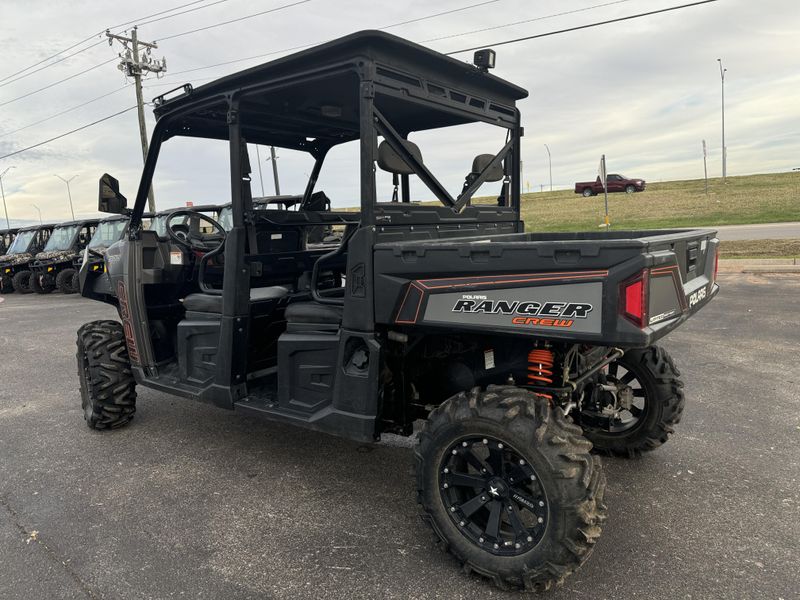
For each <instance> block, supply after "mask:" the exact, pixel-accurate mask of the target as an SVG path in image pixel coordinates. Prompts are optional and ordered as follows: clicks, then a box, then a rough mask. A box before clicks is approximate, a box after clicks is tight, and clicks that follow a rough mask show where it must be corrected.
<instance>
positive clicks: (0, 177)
mask: <svg viewBox="0 0 800 600" xmlns="http://www.w3.org/2000/svg"><path fill="white" fill-rule="evenodd" d="M11 169H16V167H14V166H11V167H6V170H5V171H3V172H2V173H0V195H2V196H3V210H4V211H5V213H6V227H7V228H8V229H11V221H9V220H8V207H7V206H6V191H5V190H4V189H3V177H4V176H5V174H6V173H8V172H9V171H10V170H11Z"/></svg>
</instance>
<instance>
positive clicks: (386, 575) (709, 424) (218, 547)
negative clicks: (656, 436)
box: [0, 275, 800, 600]
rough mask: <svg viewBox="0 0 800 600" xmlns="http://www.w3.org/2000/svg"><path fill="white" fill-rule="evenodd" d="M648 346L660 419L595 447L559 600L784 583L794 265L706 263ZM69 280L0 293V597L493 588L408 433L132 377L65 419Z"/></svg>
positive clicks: (460, 594) (74, 394)
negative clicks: (116, 418) (241, 405)
mask: <svg viewBox="0 0 800 600" xmlns="http://www.w3.org/2000/svg"><path fill="white" fill-rule="evenodd" d="M721 283H722V285H723V290H722V292H721V294H720V295H719V296H718V298H717V299H716V300H715V301H714V302H712V303H711V304H710V305H709V306H708V307H707V308H706V309H704V310H703V311H702V312H701V313H700V314H699V315H698V316H697V317H696V318H694V319H692V320H690V321H689V322H688V323H686V324H685V325H684V326H683V327H682V328H680V329H679V330H678V331H676V332H675V333H673V334H672V335H671V336H669V337H668V338H667V340H666V341H665V344H664V345H665V346H666V347H667V349H668V350H669V351H670V352H671V353H672V354H673V356H674V357H675V358H676V362H677V363H678V366H679V368H680V369H681V371H682V373H683V376H684V380H685V383H686V390H687V406H686V411H685V413H684V418H683V422H682V423H681V424H680V425H679V428H678V433H677V435H676V436H675V437H674V438H673V439H672V440H671V441H670V442H669V443H668V444H667V445H666V446H664V447H663V448H661V449H660V450H658V451H656V452H654V453H651V454H649V455H647V456H645V457H644V458H642V459H641V460H636V461H627V460H621V459H606V460H605V464H606V468H607V473H608V490H607V495H606V498H607V503H608V505H609V512H610V517H609V520H608V522H607V525H606V528H605V531H604V533H603V536H602V537H601V538H600V541H599V543H598V546H597V549H596V551H595V553H594V554H593V555H592V557H591V558H590V560H589V562H588V563H587V564H586V565H585V566H584V568H583V569H582V570H581V571H580V572H579V573H578V574H577V575H576V576H573V577H572V578H570V579H568V580H567V582H566V583H565V585H564V586H563V587H562V588H560V589H559V590H558V591H556V592H553V593H549V594H547V595H546V596H545V597H547V598H549V599H552V600H557V599H558V600H560V599H562V598H573V599H574V598H592V599H601V598H614V599H628V598H648V599H660V598H703V599H705V598H709V599H711V598H713V599H718V598H719V599H722V598H732V599H733V598H735V599H740V598H758V599H775V600H777V599H779V598H783V599H784V600H789V599H795V598H800V573H799V571H798V554H800V394H799V393H798V392H800V362H798V355H800V317H798V313H799V312H800V277H798V276H796V275H769V276H763V275H726V276H724V277H723V278H722V280H721ZM113 317H115V313H114V312H113V310H112V309H110V308H107V307H104V306H103V305H101V304H98V303H93V302H89V301H86V300H83V299H80V298H76V297H75V296H70V297H64V296H60V295H55V294H54V295H51V296H23V297H20V296H17V295H10V296H6V297H4V299H3V301H2V302H0V598H3V599H5V598H8V599H17V598H25V599H38V598H48V599H52V598H126V599H127V598H178V597H184V598H220V599H222V598H224V599H232V598H343V599H345V598H346V599H353V598H500V597H519V594H506V593H504V592H501V591H499V590H496V589H495V588H494V587H493V586H491V585H490V584H489V583H487V582H485V581H483V580H481V579H479V578H476V577H473V576H466V575H463V574H462V573H461V572H460V571H459V570H458V568H457V566H456V564H455V562H454V561H453V560H451V559H450V558H449V557H448V556H446V555H444V554H441V553H440V552H439V551H438V550H437V548H436V547H435V546H434V544H433V537H432V535H431V534H430V533H429V531H428V530H427V529H426V527H425V526H424V525H423V524H422V522H421V521H420V519H419V518H418V516H417V510H416V505H415V500H414V488H413V482H412V478H411V472H412V471H411V455H410V450H409V444H408V441H407V440H399V439H397V440H393V441H389V442H387V443H382V444H380V445H377V446H372V447H366V446H360V445H358V444H355V443H351V442H348V441H343V440H339V439H336V438H332V437H327V436H324V435H320V434H316V433H311V432H307V431H304V430H300V429H293V428H291V427H288V426H284V425H276V424H272V423H267V422H260V421H253V420H251V419H250V418H246V417H244V416H242V415H239V414H236V413H231V412H227V411H223V410H221V409H217V408H213V407H210V406H206V405H201V404H196V403H192V402H190V401H188V400H181V399H177V398H172V397H170V396H167V395H165V394H162V393H159V392H155V391H152V390H148V389H145V388H140V389H139V399H138V405H137V406H138V411H137V414H136V418H135V420H134V421H133V423H132V425H131V426H129V427H127V428H125V429H122V430H119V431H114V432H110V433H98V432H95V431H91V430H89V429H88V428H87V427H86V426H85V425H84V423H83V418H82V413H81V409H80V399H79V394H78V391H77V389H78V383H77V375H76V366H75V357H74V353H75V331H76V330H77V328H78V327H79V326H80V325H81V324H82V323H83V322H85V321H89V320H92V319H96V318H113Z"/></svg>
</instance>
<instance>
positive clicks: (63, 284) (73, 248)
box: [30, 219, 99, 294]
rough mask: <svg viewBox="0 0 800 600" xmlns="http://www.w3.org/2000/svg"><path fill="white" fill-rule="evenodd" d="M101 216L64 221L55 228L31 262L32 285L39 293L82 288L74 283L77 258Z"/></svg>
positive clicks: (72, 290)
mask: <svg viewBox="0 0 800 600" xmlns="http://www.w3.org/2000/svg"><path fill="white" fill-rule="evenodd" d="M98 222H99V220H98V219H81V220H78V221H68V222H67V223H60V224H58V225H56V226H55V228H53V233H52V234H51V235H50V239H48V240H47V244H45V247H44V249H43V250H42V251H41V252H39V253H38V254H37V255H36V256H35V258H34V260H33V262H32V263H31V267H30V268H31V278H30V288H31V290H32V291H34V292H36V293H37V294H49V293H50V292H52V291H53V290H55V289H58V291H60V292H61V293H63V294H73V293H75V292H77V291H78V289H77V288H76V287H73V286H74V279H75V273H76V271H75V260H76V259H77V258H78V257H79V256H80V255H81V253H82V252H83V251H84V249H85V248H86V246H87V245H88V244H89V241H90V240H91V239H92V236H93V235H94V232H95V229H97V224H98Z"/></svg>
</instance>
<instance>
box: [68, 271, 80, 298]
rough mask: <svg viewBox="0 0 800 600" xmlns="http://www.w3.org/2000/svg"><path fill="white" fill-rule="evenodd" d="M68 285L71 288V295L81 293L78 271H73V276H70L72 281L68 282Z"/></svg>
mask: <svg viewBox="0 0 800 600" xmlns="http://www.w3.org/2000/svg"><path fill="white" fill-rule="evenodd" d="M69 285H70V287H71V288H72V293H73V294H77V293H79V292H80V291H81V280H80V277H79V274H78V271H75V274H74V275H73V276H72V281H70V284H69Z"/></svg>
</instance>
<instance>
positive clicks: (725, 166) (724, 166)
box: [717, 58, 728, 183]
mask: <svg viewBox="0 0 800 600" xmlns="http://www.w3.org/2000/svg"><path fill="white" fill-rule="evenodd" d="M717 62H718V63H719V78H720V79H721V80H722V183H725V178H726V177H727V176H728V148H727V146H725V73H726V72H727V71H728V69H724V68H722V59H721V58H718V59H717Z"/></svg>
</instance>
